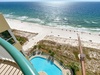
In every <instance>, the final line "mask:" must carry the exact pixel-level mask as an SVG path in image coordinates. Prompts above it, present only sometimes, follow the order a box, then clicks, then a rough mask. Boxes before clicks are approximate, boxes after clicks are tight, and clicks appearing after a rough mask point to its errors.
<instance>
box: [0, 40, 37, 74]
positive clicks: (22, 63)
mask: <svg viewBox="0 0 100 75" xmlns="http://www.w3.org/2000/svg"><path fill="white" fill-rule="evenodd" d="M0 45H1V46H2V47H3V48H4V49H5V50H6V51H7V52H8V53H9V54H10V55H11V56H12V58H13V59H14V60H15V61H16V63H17V64H18V66H19V67H20V69H21V70H22V72H23V74H24V75H39V74H38V72H37V71H36V70H35V69H34V67H33V66H32V65H31V63H30V62H29V61H28V60H27V59H26V58H25V57H24V56H23V55H22V54H21V53H20V52H19V50H17V49H16V48H15V47H14V46H12V45H11V44H10V43H8V42H7V41H5V40H3V39H2V38H0Z"/></svg>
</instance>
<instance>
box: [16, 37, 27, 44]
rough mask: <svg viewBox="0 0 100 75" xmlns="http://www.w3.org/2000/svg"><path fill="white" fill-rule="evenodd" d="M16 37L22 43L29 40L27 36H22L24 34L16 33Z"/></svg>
mask: <svg viewBox="0 0 100 75" xmlns="http://www.w3.org/2000/svg"><path fill="white" fill-rule="evenodd" d="M15 37H16V39H17V40H18V41H19V42H20V44H21V45H23V44H24V43H25V42H26V41H28V39H27V38H25V37H22V36H18V35H15Z"/></svg>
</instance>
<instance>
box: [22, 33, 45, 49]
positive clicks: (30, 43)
mask: <svg viewBox="0 0 100 75" xmlns="http://www.w3.org/2000/svg"><path fill="white" fill-rule="evenodd" d="M45 36H46V34H44V33H39V34H38V35H36V36H35V37H33V38H31V39H30V40H29V41H28V42H27V43H26V44H25V45H23V50H24V51H28V49H29V48H31V47H32V46H34V45H36V44H37V42H38V41H40V40H42V39H43V38H44V37H45Z"/></svg>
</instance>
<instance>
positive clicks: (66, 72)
mask: <svg viewBox="0 0 100 75" xmlns="http://www.w3.org/2000/svg"><path fill="white" fill-rule="evenodd" d="M37 56H39V57H43V58H46V59H47V58H48V57H47V56H44V55H35V56H32V57H31V58H30V59H29V60H31V59H32V58H34V57H37ZM54 64H55V65H56V66H57V67H59V68H60V69H61V71H62V74H63V75H67V74H68V75H72V74H71V71H70V70H69V69H64V68H63V67H62V66H61V65H60V64H59V63H58V62H57V61H56V60H54ZM40 75H45V74H40Z"/></svg>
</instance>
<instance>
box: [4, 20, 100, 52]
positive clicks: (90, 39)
mask: <svg viewBox="0 0 100 75" xmlns="http://www.w3.org/2000/svg"><path fill="white" fill-rule="evenodd" d="M6 21H7V22H8V24H9V25H10V27H11V28H12V29H17V30H21V31H27V32H33V33H38V35H36V36H35V37H32V38H30V39H29V42H28V43H27V44H25V45H24V46H23V50H24V51H27V50H28V49H29V48H31V47H32V46H33V45H35V44H36V43H37V42H38V41H39V40H42V39H44V37H46V36H50V35H52V36H55V37H60V38H65V39H67V40H68V39H70V40H72V41H70V40H69V41H65V43H69V44H71V45H73V43H76V41H75V40H77V33H78V34H79V35H80V37H81V40H82V41H85V42H83V45H84V46H86V47H92V48H97V49H100V47H99V46H100V35H99V34H98V33H89V32H80V31H75V30H69V29H61V28H56V27H49V26H43V25H38V24H35V23H29V22H22V21H20V20H13V19H6ZM54 39H55V38H52V39H51V40H54ZM56 41H58V42H61V43H63V42H64V40H62V41H61V40H56ZM91 44H92V45H91ZM76 45H77V43H76Z"/></svg>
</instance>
